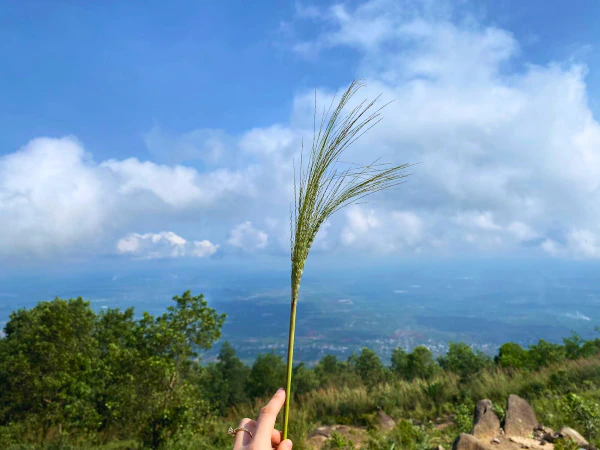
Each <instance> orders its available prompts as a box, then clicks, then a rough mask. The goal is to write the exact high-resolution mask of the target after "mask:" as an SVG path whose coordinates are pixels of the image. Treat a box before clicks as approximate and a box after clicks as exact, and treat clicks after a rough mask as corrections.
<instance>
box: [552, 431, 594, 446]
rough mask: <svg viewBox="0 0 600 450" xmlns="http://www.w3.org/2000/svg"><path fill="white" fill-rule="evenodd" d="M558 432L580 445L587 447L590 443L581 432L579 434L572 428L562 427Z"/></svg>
mask: <svg viewBox="0 0 600 450" xmlns="http://www.w3.org/2000/svg"><path fill="white" fill-rule="evenodd" d="M558 434H559V435H560V436H562V437H565V438H568V439H571V440H572V441H574V442H575V443H576V444H577V445H579V446H580V447H587V446H588V445H589V444H590V443H589V442H588V441H587V440H586V439H585V438H584V437H583V436H582V435H581V434H579V433H578V432H577V431H575V430H574V429H573V428H569V427H562V428H561V429H560V431H559V432H558Z"/></svg>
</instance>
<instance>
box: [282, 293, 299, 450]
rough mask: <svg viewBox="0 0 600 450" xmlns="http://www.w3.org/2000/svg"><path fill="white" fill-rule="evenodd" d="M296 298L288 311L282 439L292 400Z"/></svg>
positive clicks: (285, 434) (286, 430)
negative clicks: (288, 330)
mask: <svg viewBox="0 0 600 450" xmlns="http://www.w3.org/2000/svg"><path fill="white" fill-rule="evenodd" d="M297 303H298V302H297V298H292V306H291V309H290V335H289V337H288V352H287V376H286V379H285V406H284V407H283V439H287V435H288V419H289V417H290V400H291V398H292V364H293V362H294V334H295V333H296V304H297Z"/></svg>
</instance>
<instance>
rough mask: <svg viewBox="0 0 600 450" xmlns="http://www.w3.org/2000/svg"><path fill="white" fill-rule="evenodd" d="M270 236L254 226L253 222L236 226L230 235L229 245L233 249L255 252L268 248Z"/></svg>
mask: <svg viewBox="0 0 600 450" xmlns="http://www.w3.org/2000/svg"><path fill="white" fill-rule="evenodd" d="M268 241H269V235H268V234H267V233H266V232H264V231H261V230H258V229H256V228H254V227H253V226H252V223H251V222H244V223H241V224H239V225H237V226H235V227H234V228H233V229H232V230H231V232H230V235H229V239H228V241H227V243H228V244H229V245H231V246H232V247H236V248H239V249H242V250H244V251H246V252H253V251H256V250H260V249H263V248H265V247H266V246H267V243H268Z"/></svg>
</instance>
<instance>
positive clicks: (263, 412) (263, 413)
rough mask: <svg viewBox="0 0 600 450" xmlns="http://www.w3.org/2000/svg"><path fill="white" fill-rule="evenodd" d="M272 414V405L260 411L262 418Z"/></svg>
mask: <svg viewBox="0 0 600 450" xmlns="http://www.w3.org/2000/svg"><path fill="white" fill-rule="evenodd" d="M272 413H273V408H272V407H271V406H270V405H267V406H263V407H262V408H261V409H260V415H261V416H268V415H269V414H272Z"/></svg>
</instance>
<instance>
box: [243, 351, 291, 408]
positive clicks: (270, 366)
mask: <svg viewBox="0 0 600 450" xmlns="http://www.w3.org/2000/svg"><path fill="white" fill-rule="evenodd" d="M284 382H285V364H284V362H283V360H282V359H281V356H277V355H275V354H274V353H266V354H264V355H258V357H257V358H256V360H255V361H254V364H253V365H252V370H251V371H250V376H249V377H248V384H247V386H246V390H247V392H248V394H249V395H250V396H252V397H263V396H267V395H273V394H274V393H275V391H277V389H279V388H280V387H282V386H283V384H284Z"/></svg>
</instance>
